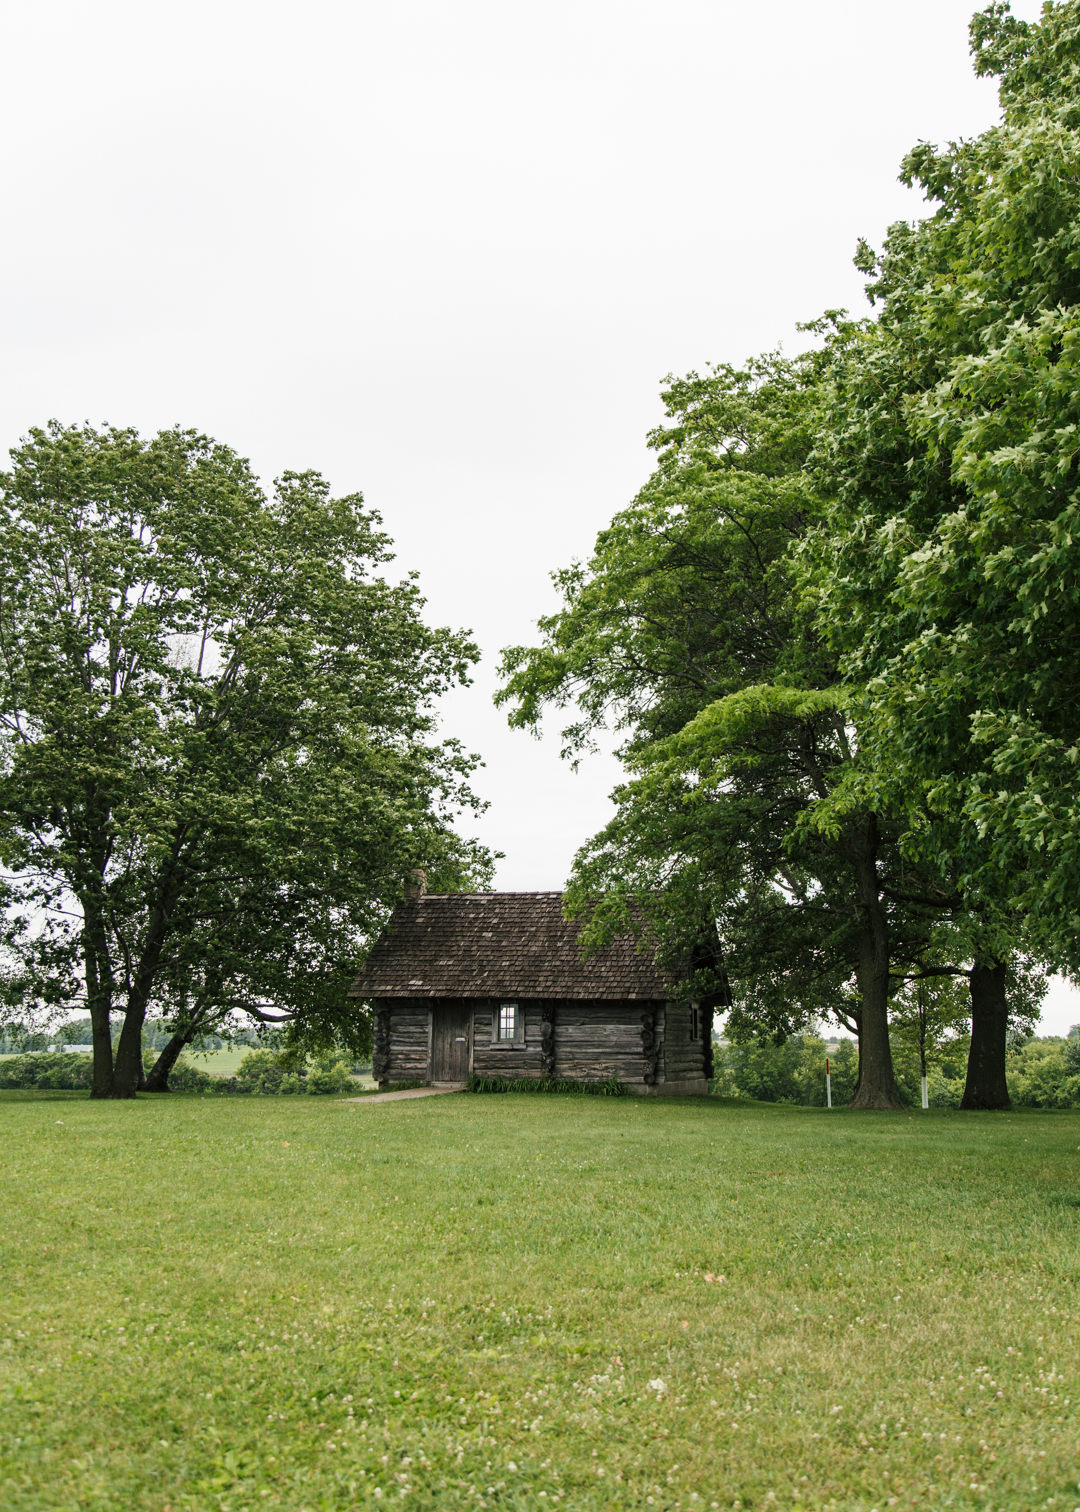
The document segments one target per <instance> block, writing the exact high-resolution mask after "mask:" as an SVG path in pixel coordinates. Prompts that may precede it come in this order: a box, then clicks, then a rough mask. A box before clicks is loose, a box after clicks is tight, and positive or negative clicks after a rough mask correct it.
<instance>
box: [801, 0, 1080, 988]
mask: <svg viewBox="0 0 1080 1512" xmlns="http://www.w3.org/2000/svg"><path fill="white" fill-rule="evenodd" d="M972 44H973V51H974V53H975V59H976V69H977V71H978V72H979V73H982V74H984V75H987V74H992V75H996V76H997V77H998V78H999V79H1000V96H1001V104H1002V111H1003V117H1002V121H1001V124H1000V125H999V126H996V127H994V128H993V129H992V130H990V131H988V132H986V133H984V134H983V135H982V136H980V137H978V138H976V139H974V140H972V141H965V142H960V143H952V144H949V145H948V146H947V147H945V148H941V149H939V148H934V147H931V146H929V145H927V144H921V145H920V146H919V147H917V148H916V149H914V150H913V151H912V152H911V153H910V154H909V155H908V158H907V159H906V162H905V166H904V177H905V178H906V180H907V182H908V183H911V184H917V185H920V186H921V187H922V188H923V189H924V190H925V192H926V195H927V198H928V199H930V200H931V201H933V202H935V203H936V205H937V209H936V211H935V213H934V214H933V215H931V216H930V217H928V218H927V219H926V220H924V221H922V222H920V223H919V224H917V225H914V226H909V225H897V226H894V227H892V228H891V229H890V232H889V235H888V237H887V239H886V242H885V246H884V249H883V252H882V253H881V255H880V256H876V255H874V254H872V253H870V251H869V249H867V248H864V249H863V252H862V256H861V265H862V266H863V267H864V268H865V269H866V270H867V271H868V272H870V273H871V274H872V275H873V279H872V282H871V284H870V293H871V295H872V297H873V298H874V299H875V300H876V301H877V303H878V306H879V315H878V318H877V320H876V321H874V322H873V323H868V324H867V325H866V326H864V327H862V328H861V329H859V330H858V331H854V330H853V331H851V332H849V339H848V340H846V342H845V343H844V345H843V348H842V349H841V348H840V347H837V348H836V349H835V354H834V355H835V362H834V366H833V369H832V374H831V384H832V402H831V405H830V406H829V407H828V413H827V422H826V424H825V425H824V426H823V427H822V430H821V432H820V433H819V437H818V450H817V457H816V460H817V465H818V469H819V476H820V478H821V480H822V486H823V488H824V491H825V492H826V493H827V494H828V496H829V497H830V498H831V499H832V500H833V501H834V502H833V507H832V510H831V513H830V515H829V518H828V520H827V523H826V526H825V529H824V531H823V535H822V541H823V551H822V557H823V560H824V561H826V562H827V568H826V571H825V573H824V575H823V579H822V581H823V585H824V597H823V603H824V606H825V613H826V616H827V623H828V627H829V630H830V633H831V638H832V643H833V644H834V645H836V646H837V648H838V649H839V650H840V651H841V654H842V657H843V666H844V671H845V676H846V680H847V685H848V686H849V687H850V688H851V689H852V690H853V691H855V690H858V691H857V693H856V696H857V698H858V700H859V702H860V706H861V711H862V712H861V716H860V717H861V719H862V723H863V725H864V728H865V731H866V737H867V739H868V740H869V741H872V742H873V745H874V753H873V754H874V762H873V766H874V769H875V771H876V772H877V773H878V774H879V780H880V781H881V782H885V783H888V784H889V785H890V786H891V788H892V791H893V792H894V793H896V794H900V795H903V796H904V797H905V798H906V800H907V802H908V804H909V807H910V809H911V810H912V813H913V822H914V824H915V826H916V828H918V827H919V819H918V811H919V810H920V809H923V810H925V811H928V812H930V813H932V814H933V815H935V816H936V817H935V822H934V824H933V826H932V833H931V834H927V835H925V836H924V839H925V841H926V842H927V843H930V844H933V845H936V846H937V847H939V849H940V851H941V855H940V860H941V862H942V864H943V865H944V866H945V867H946V868H947V869H949V870H951V871H952V872H954V873H955V874H956V875H958V877H959V878H960V882H961V885H962V886H963V888H964V890H965V892H967V893H968V894H972V895H976V896H982V897H984V898H988V899H990V900H1002V901H1003V902H1004V903H1005V904H1006V905H1007V906H1012V907H1013V908H1014V909H1016V910H1019V911H1020V912H1022V913H1023V914H1024V915H1026V916H1028V917H1029V918H1030V919H1031V920H1032V922H1033V924H1034V925H1035V926H1036V927H1037V928H1038V929H1039V931H1040V933H1041V939H1042V945H1041V947H1040V948H1042V949H1043V950H1044V951H1045V952H1047V953H1048V954H1049V955H1050V956H1051V957H1052V958H1053V959H1056V960H1057V961H1058V962H1059V963H1063V964H1065V965H1067V966H1075V965H1076V964H1077V963H1080V924H1078V915H1077V913H1076V907H1075V898H1076V894H1077V886H1078V883H1080V838H1078V837H1080V809H1078V808H1077V797H1076V794H1077V783H1076V772H1077V761H1078V756H1077V752H1078V750H1080V744H1078V742H1080V728H1078V726H1077V718H1076V708H1077V698H1076V692H1077V686H1076V666H1077V664H1078V661H1080V642H1078V639H1077V637H1078V629H1077V627H1078V624H1080V620H1078V616H1077V606H1078V602H1080V597H1078V595H1080V556H1078V552H1080V530H1078V519H1080V472H1078V470H1077V447H1076V436H1077V434H1078V425H1080V411H1078V408H1077V405H1078V397H1077V396H1078V392H1080V390H1078V385H1077V381H1076V369H1077V362H1078V353H1080V344H1078V338H1080V324H1078V315H1080V245H1078V242H1077V235H1076V226H1077V221H1078V218H1080V6H1078V4H1077V3H1076V0H1066V3H1063V4H1050V5H1047V6H1045V7H1044V8H1043V13H1042V19H1041V21H1040V22H1039V23H1038V24H1029V23H1026V22H1021V21H1018V20H1016V18H1014V17H1013V16H1012V15H1011V14H1010V13H1009V10H1008V7H1007V6H1004V5H1001V4H994V5H991V6H990V7H989V8H988V9H987V10H986V11H984V12H982V13H981V14H980V15H978V16H976V18H975V20H974V22H973V24H972Z"/></svg>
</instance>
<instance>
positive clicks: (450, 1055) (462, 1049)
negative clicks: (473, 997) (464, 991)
mask: <svg viewBox="0 0 1080 1512" xmlns="http://www.w3.org/2000/svg"><path fill="white" fill-rule="evenodd" d="M471 1033H472V1009H471V1008H469V1007H467V1006H466V1005H465V1004H458V1003H443V1004H440V1006H439V1007H437V1008H436V1009H435V1021H434V1023H433V1024H432V1034H431V1061H432V1065H431V1079H432V1081H437V1082H463V1081H464V1080H465V1079H466V1077H467V1076H468V1074H469V1036H470V1035H471Z"/></svg>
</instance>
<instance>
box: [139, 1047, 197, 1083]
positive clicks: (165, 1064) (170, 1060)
mask: <svg viewBox="0 0 1080 1512" xmlns="http://www.w3.org/2000/svg"><path fill="white" fill-rule="evenodd" d="M190 1043H191V1040H190V1038H189V1036H188V1035H186V1034H174V1035H173V1037H172V1039H171V1040H170V1041H169V1043H168V1044H167V1045H166V1046H165V1048H164V1050H163V1051H162V1052H161V1054H160V1055H159V1056H158V1058H157V1060H156V1061H155V1062H154V1064H153V1065H152V1066H151V1067H150V1070H149V1071H148V1072H147V1073H146V1087H145V1090H146V1091H147V1092H167V1091H168V1090H169V1072H170V1071H171V1070H172V1068H173V1067H174V1066H175V1065H176V1062H177V1061H178V1060H179V1059H180V1052H181V1050H183V1048H184V1046H185V1045H189V1044H190Z"/></svg>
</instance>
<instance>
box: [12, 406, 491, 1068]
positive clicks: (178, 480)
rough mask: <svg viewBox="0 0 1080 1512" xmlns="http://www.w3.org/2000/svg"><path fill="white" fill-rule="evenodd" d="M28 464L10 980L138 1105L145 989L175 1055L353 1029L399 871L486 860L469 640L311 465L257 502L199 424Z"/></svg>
mask: <svg viewBox="0 0 1080 1512" xmlns="http://www.w3.org/2000/svg"><path fill="white" fill-rule="evenodd" d="M12 461H13V465H12V467H11V469H10V471H9V472H8V473H6V474H4V475H3V476H2V477H0V730H2V740H0V762H2V766H0V822H2V830H0V855H2V859H3V862H4V864H5V867H6V872H7V886H8V888H9V890H10V901H9V912H8V917H9V921H10V922H9V926H8V938H9V944H10V945H11V946H12V947H13V948H14V949H16V951H17V952H18V954H19V956H20V957H21V961H20V969H19V972H18V973H16V976H17V979H18V981H19V983H20V990H21V991H23V992H24V993H25V992H27V991H30V992H33V993H35V994H36V995H37V996H38V997H39V998H45V999H48V1000H51V1001H53V1002H61V1003H64V1004H65V1005H66V1006H69V1007H76V1006H77V1007H85V1009H87V1010H88V1011H89V1014H90V1017H91V1020H92V1023H93V1037H94V1079H93V1095H94V1096H95V1097H129V1096H131V1095H132V1094H133V1092H134V1091H135V1089H136V1087H137V1086H138V1084H139V1081H140V1078H141V1075H142V1044H141V1040H142V1025H143V1022H144V1019H145V1017H146V1014H147V1011H148V1009H149V1008H150V1007H151V1005H154V1008H155V1011H156V1012H158V1013H164V1014H166V1015H168V1016H170V1017H171V1019H172V1021H173V1022H174V1024H175V1025H176V1029H177V1034H176V1048H178V1047H179V1044H180V1043H182V1042H183V1041H184V1039H185V1037H188V1038H190V1037H191V1035H192V1034H195V1033H198V1032H205V1031H206V1030H207V1029H208V1028H210V1027H212V1026H213V1024H214V1023H215V1022H218V1021H220V1019H221V1018H222V1017H223V1016H225V1015H229V1014H232V1013H235V1012H240V1013H245V1012H246V1013H247V1014H249V1015H252V1016H253V1017H255V1018H256V1019H262V1018H265V1017H266V1016H267V1014H268V1013H269V1014H270V1016H272V1017H274V1018H275V1019H279V1020H281V1021H283V1022H285V1023H287V1024H288V1026H289V1029H288V1032H289V1034H290V1035H291V1036H292V1037H293V1039H294V1040H296V1041H297V1042H307V1043H316V1042H320V1041H322V1042H325V1041H326V1040H327V1039H328V1038H331V1037H333V1036H334V1035H343V1036H344V1037H345V1038H351V1039H353V1040H354V1041H356V1040H357V1039H358V1037H359V1038H362V1037H363V1025H362V1024H361V1023H359V1022H358V1021H357V1018H356V1016H355V1014H354V1013H352V1012H351V1011H350V1010H349V1009H348V1008H347V1006H346V999H345V992H344V989H345V986H346V983H347V981H348V978H349V975H350V973H351V972H352V971H353V969H354V968H355V966H356V964H357V962H358V960H359V959H360V957H361V954H362V951H363V948H364V945H365V942H366V940H367V939H368V938H369V936H370V935H371V933H372V931H373V930H375V929H376V927H377V925H378V924H379V923H380V922H381V920H382V919H383V917H384V916H385V911H386V908H387V906H388V905H389V904H390V903H391V902H392V901H393V900H394V899H395V898H396V897H397V896H398V895H399V893H400V889H401V883H402V878H403V876H404V875H405V873H406V872H407V871H408V870H410V869H411V868H412V867H413V866H415V865H417V864H424V865H426V866H427V867H428V868H429V869H430V870H432V872H433V873H435V874H436V875H437V876H438V877H439V881H440V885H442V886H444V887H454V886H460V885H463V884H467V883H469V882H470V881H473V882H475V881H476V880H479V879H482V878H483V877H484V876H485V875H486V874H487V867H488V858H487V856H486V854H485V853H484V852H483V851H482V850H480V849H479V848H478V847H477V846H475V845H472V844H469V843H467V842H462V841H461V840H459V839H457V838H456V836H455V835H454V833H453V831H452V829H451V827H450V820H451V818H452V815H453V813H454V811H456V810H459V809H461V808H462V807H465V808H468V807H469V806H475V800H474V799H473V797H472V795H471V793H470V792H469V790H468V788H467V786H466V780H467V777H468V773H469V771H470V770H471V769H472V767H473V765H474V762H473V760H472V759H471V758H469V757H467V756H466V754H465V753H464V752H463V751H462V750H461V749H460V748H459V747H458V746H457V745H456V744H455V743H454V742H443V743H441V744H440V743H438V742H436V740H435V739H434V738H433V735H434V719H433V714H432V703H433V700H434V699H435V698H436V697H437V696H438V695H439V694H440V693H441V692H443V691H444V690H445V689H446V688H447V687H449V686H450V685H451V684H453V683H456V682H460V681H464V680H466V679H467V675H468V669H469V666H470V664H471V663H472V662H473V661H475V659H476V655H477V653H476V649H475V647H474V646H473V645H472V644H471V642H470V641H469V640H468V639H467V637H466V636H465V635H463V634H459V633H454V632H451V631H448V630H433V629H430V628H428V627H427V626H425V624H424V623H423V620H422V618H421V613H420V611H421V606H422V600H421V599H420V597H419V593H418V590H417V587H416V584H415V582H414V581H412V580H411V579H410V580H406V581H404V582H401V583H397V584H391V583H388V582H386V581H384V580H383V578H382V577H380V576H379V575H378V571H379V569H380V567H381V566H382V565H383V564H384V563H385V562H386V561H387V560H388V559H389V555H390V551H389V545H390V543H389V540H388V538H387V537H386V536H385V535H384V534H383V533H382V532H381V530H380V529H379V520H378V517H377V516H376V515H375V514H373V513H372V512H371V511H369V510H365V509H364V507H363V504H362V500H361V498H360V496H359V495H351V496H348V497H345V498H338V499H334V498H331V496H330V492H329V489H328V487H327V485H326V483H325V482H324V481H323V480H322V479H321V478H320V477H319V476H318V475H317V474H315V473H300V474H296V473H290V474H286V475H285V476H284V477H283V478H282V479H281V480H280V481H279V482H278V484H277V485H276V489H275V492H274V494H273V496H272V497H271V498H267V497H266V496H265V495H264V493H263V491H262V489H261V488H260V487H259V485H258V483H257V481H256V479H255V478H254V476H253V475H252V473H251V471H250V468H249V467H248V464H247V463H246V462H244V461H243V460H242V459H241V458H239V457H238V456H236V455H235V453H233V452H232V451H230V450H229V449H228V448H227V447H225V446H222V445H219V444H216V443H214V442H212V441H210V440H208V439H207V438H205V437H202V436H199V435H196V434H195V433H193V432H189V431H181V430H173V431H167V432H164V433H162V434H160V435H158V436H156V437H154V438H153V439H152V440H149V441H145V440H142V439H140V438H139V437H138V436H137V435H136V434H135V432H133V431H130V430H113V429H109V430H105V431H100V432H99V431H95V430H93V429H91V428H89V427H71V428H64V427H61V426H59V425H57V424H53V425H51V426H50V427H49V428H48V429H47V430H44V431H34V432H32V433H31V435H30V437H29V439H28V440H27V441H26V442H25V444H23V445H22V446H21V447H20V448H18V449H17V450H16V451H15V452H13V454H12ZM118 1012H119V1013H120V1014H122V1016H123V1027H122V1030H121V1033H120V1037H119V1040H118V1043H117V1047H116V1051H115V1055H114V1052H113V1046H112V1038H111V1023H112V1018H113V1016H114V1014H116V1013H118ZM167 1069H168V1067H167V1065H164V1067H163V1068H162V1071H163V1074H164V1075H167ZM161 1079H162V1078H161V1076H159V1077H158V1082H159V1084H160V1082H161Z"/></svg>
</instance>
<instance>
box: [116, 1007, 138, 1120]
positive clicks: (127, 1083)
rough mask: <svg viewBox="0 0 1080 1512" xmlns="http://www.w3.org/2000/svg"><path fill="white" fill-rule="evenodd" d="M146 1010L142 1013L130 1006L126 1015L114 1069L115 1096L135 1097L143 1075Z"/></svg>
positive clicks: (118, 1042) (117, 1046)
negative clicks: (143, 1036)
mask: <svg viewBox="0 0 1080 1512" xmlns="http://www.w3.org/2000/svg"><path fill="white" fill-rule="evenodd" d="M144 1017H145V1012H143V1013H140V1012H139V1011H138V1008H135V1009H134V1010H133V1009H132V1008H131V1007H130V1006H129V1008H128V1011H127V1013H125V1015H124V1027H123V1028H122V1029H121V1031H120V1038H119V1040H118V1041H117V1045H116V1066H115V1069H114V1070H113V1090H112V1095H113V1097H134V1096H135V1092H136V1089H137V1087H138V1084H139V1082H140V1080H141V1079H142V1075H143V1068H142V1030H143V1019H144Z"/></svg>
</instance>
